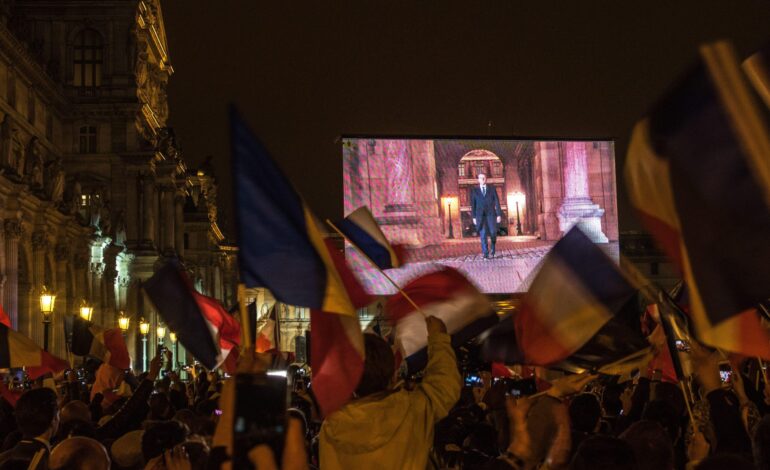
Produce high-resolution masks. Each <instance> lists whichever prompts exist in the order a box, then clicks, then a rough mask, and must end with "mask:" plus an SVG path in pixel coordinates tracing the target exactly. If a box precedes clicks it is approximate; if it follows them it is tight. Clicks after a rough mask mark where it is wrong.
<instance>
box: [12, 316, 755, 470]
mask: <svg viewBox="0 0 770 470" xmlns="http://www.w3.org/2000/svg"><path fill="white" fill-rule="evenodd" d="M426 323H427V330H428V363H427V366H426V367H425V369H424V370H423V371H422V372H421V373H420V374H418V375H417V376H412V377H399V376H398V370H397V368H396V357H395V356H394V353H393V350H392V347H391V345H390V344H389V343H388V342H387V341H386V340H384V339H383V338H381V337H379V336H377V335H373V334H366V335H364V338H365V349H366V359H365V367H364V372H363V377H362V379H361V381H360V383H359V385H358V387H357V389H356V392H355V395H354V397H353V399H352V400H351V401H350V402H349V403H348V404H346V405H345V406H343V407H342V409H340V410H338V411H336V412H334V413H332V414H331V415H330V416H326V417H322V416H321V415H320V413H319V410H318V407H317V406H316V404H315V402H314V400H313V388H312V373H311V372H310V373H309V375H307V376H305V375H303V372H304V371H305V370H306V369H305V368H303V366H301V365H292V366H290V367H289V369H288V371H287V377H289V378H291V377H304V378H309V379H310V380H305V379H303V380H290V382H292V386H291V387H290V391H291V398H290V400H289V405H288V411H287V413H286V416H287V421H288V422H287V423H286V424H287V426H286V427H285V428H284V432H283V434H282V435H283V436H285V437H284V439H285V441H284V442H283V443H282V445H280V446H277V447H276V446H270V445H266V444H260V445H255V446H254V447H253V448H251V449H249V450H248V451H247V453H246V455H245V459H246V462H247V464H246V466H248V465H251V466H252V467H253V468H258V469H277V468H283V469H309V468H321V469H324V470H326V469H425V468H464V469H536V468H549V469H559V468H564V469H567V468H571V469H576V470H582V469H638V470H645V469H654V470H668V469H671V470H673V469H682V468H693V469H704V470H706V469H724V468H730V469H731V470H742V469H770V413H768V412H770V391H768V387H766V386H765V382H764V371H762V370H760V368H761V367H762V364H761V361H758V360H757V359H744V360H742V361H738V360H737V359H736V360H733V361H732V364H733V367H732V369H731V370H730V371H725V370H724V369H725V367H724V358H723V357H722V356H721V355H720V353H719V351H712V350H710V349H708V348H705V347H702V346H699V345H698V344H692V345H691V349H690V353H689V354H690V356H691V357H690V360H691V361H690V362H691V364H692V370H693V373H692V380H691V381H682V382H680V383H678V384H677V383H674V382H671V381H664V380H661V378H660V374H659V372H658V371H657V370H654V369H653V370H651V371H647V370H643V369H642V370H640V371H638V372H635V373H633V374H630V375H628V376H626V377H618V376H607V375H600V374H595V373H591V372H590V371H588V372H585V373H582V374H565V375H563V376H562V377H560V378H556V379H553V380H551V381H550V382H548V383H546V382H545V381H543V380H538V383H537V390H535V389H532V390H526V389H523V388H521V387H519V386H518V385H516V384H521V383H522V380H521V378H519V377H507V378H502V377H493V374H492V373H491V372H490V371H489V365H488V364H483V363H478V364H477V365H474V366H472V370H469V367H471V366H469V365H468V362H467V361H465V360H458V355H457V354H458V353H457V351H456V350H455V349H454V348H453V347H452V345H451V340H450V336H449V335H448V334H447V332H446V326H445V325H444V323H443V322H442V321H441V320H439V319H437V318H435V317H428V318H427V320H426ZM173 363H174V361H173V358H172V357H171V355H170V353H168V352H163V351H161V352H160V353H159V354H158V355H157V356H156V357H154V358H153V359H152V361H151V362H150V365H149V370H148V371H147V372H144V373H139V374H135V373H133V372H131V371H126V373H125V378H124V384H123V385H121V389H122V390H124V391H125V393H120V391H121V390H120V389H118V390H115V391H114V393H113V392H110V393H105V394H102V393H98V394H94V395H93V396H91V395H92V394H91V392H90V390H89V389H90V386H91V382H92V381H93V380H94V379H93V374H92V373H90V372H89V369H88V368H85V369H77V370H69V371H67V372H65V373H64V374H61V375H60V376H57V377H55V379H56V380H55V381H54V382H53V383H54V384H55V386H53V387H52V386H51V385H50V384H51V381H44V380H37V381H35V382H33V383H28V384H24V385H25V386H26V387H27V388H28V390H26V391H24V392H23V393H22V394H21V395H20V396H19V397H18V399H17V400H16V402H15V403H11V402H10V401H8V400H7V399H5V398H4V399H2V400H0V441H1V442H2V453H0V470H6V469H47V468H50V469H108V468H114V469H159V470H160V469H169V470H175V469H207V468H228V467H230V468H237V467H238V466H239V465H233V464H232V461H231V460H230V458H231V457H232V455H229V454H232V452H233V448H234V447H233V446H232V445H230V444H228V443H227V442H226V439H228V437H227V436H231V435H232V433H231V432H226V431H227V430H225V432H222V431H223V429H222V428H227V427H231V426H233V423H234V420H233V417H232V413H234V412H235V411H234V410H235V409H236V406H235V405H234V404H233V402H232V401H231V402H229V403H226V402H225V401H226V398H225V397H226V396H227V394H228V393H227V390H228V387H232V386H233V382H234V381H233V379H232V378H229V377H225V376H224V374H221V373H218V372H207V371H205V370H203V369H202V368H200V367H197V368H194V369H193V370H192V371H190V373H189V374H184V375H189V379H185V380H182V379H180V374H179V371H176V370H174V367H173ZM474 364H475V363H474ZM238 367H239V373H250V374H259V373H263V372H265V371H266V369H267V368H268V367H269V365H268V363H267V362H266V361H265V360H264V357H262V356H258V355H256V354H254V355H248V354H247V355H242V356H241V360H240V362H239V366H238ZM720 369H721V372H722V373H721V374H720ZM469 377H472V378H473V380H468V378H469ZM524 379H527V378H524ZM54 388H55V390H54ZM533 392H534V393H533ZM251 399H252V400H253V399H259V397H251ZM234 400H235V402H237V400H238V397H237V396H235V397H234ZM236 421H237V420H236ZM223 439H224V440H223ZM279 453H280V455H276V454H279Z"/></svg>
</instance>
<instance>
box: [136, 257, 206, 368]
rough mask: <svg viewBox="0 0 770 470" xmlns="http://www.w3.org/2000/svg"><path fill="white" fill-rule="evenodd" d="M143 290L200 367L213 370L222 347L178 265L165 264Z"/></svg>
mask: <svg viewBox="0 0 770 470" xmlns="http://www.w3.org/2000/svg"><path fill="white" fill-rule="evenodd" d="M143 287H144V290H145V292H147V296H148V297H149V298H150V300H151V301H152V303H153V304H154V305H155V308H156V309H157V310H158V313H159V314H160V316H161V317H163V320H164V321H165V322H166V324H167V325H168V327H169V328H170V329H171V330H172V331H175V332H176V334H177V338H179V342H180V343H182V345H183V346H184V347H185V349H187V350H188V351H190V354H192V355H193V356H194V357H195V358H196V359H197V360H198V361H200V362H201V364H203V365H204V366H206V367H207V368H209V369H213V368H214V367H215V366H216V364H217V357H218V356H219V348H218V347H217V345H216V344H214V339H213V338H212V336H211V331H210V330H209V326H208V322H206V320H205V319H204V318H203V314H202V313H201V310H200V307H199V306H198V303H197V302H196V301H195V297H193V295H192V292H190V288H191V287H190V286H188V285H187V283H186V282H185V279H184V278H182V276H181V273H180V272H179V266H178V265H177V264H176V262H174V261H171V262H168V263H166V264H165V265H164V266H163V267H161V268H160V269H159V270H158V271H157V272H156V273H155V274H154V275H153V276H152V277H151V278H150V279H148V280H147V281H145V282H144V285H143Z"/></svg>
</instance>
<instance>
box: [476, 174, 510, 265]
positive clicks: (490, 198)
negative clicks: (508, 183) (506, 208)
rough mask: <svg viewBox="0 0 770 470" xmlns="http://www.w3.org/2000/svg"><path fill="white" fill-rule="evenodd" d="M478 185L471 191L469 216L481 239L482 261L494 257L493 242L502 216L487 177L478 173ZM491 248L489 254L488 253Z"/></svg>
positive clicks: (493, 189) (495, 194) (498, 202)
mask: <svg viewBox="0 0 770 470" xmlns="http://www.w3.org/2000/svg"><path fill="white" fill-rule="evenodd" d="M478 180H479V185H478V187H474V188H473V189H472V190H471V215H472V216H473V225H475V226H476V231H477V232H478V234H479V237H480V238H481V253H482V254H483V255H484V259H489V258H490V256H491V257H492V258H494V257H495V242H496V241H497V224H499V223H500V220H501V217H502V215H503V212H502V210H501V209H500V199H499V198H498V197H497V191H495V188H493V187H491V186H487V175H485V174H484V173H479V176H478ZM487 237H489V241H491V242H492V246H491V247H489V246H488V244H487ZM490 248H491V252H490Z"/></svg>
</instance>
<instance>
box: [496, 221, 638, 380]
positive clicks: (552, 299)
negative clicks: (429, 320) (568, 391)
mask: <svg viewBox="0 0 770 470" xmlns="http://www.w3.org/2000/svg"><path fill="white" fill-rule="evenodd" d="M635 294H636V289H635V288H634V287H633V286H632V285H631V284H630V283H629V282H628V281H627V280H626V278H625V277H624V276H623V275H622V274H621V272H620V271H619V270H618V268H617V267H616V266H615V264H614V262H613V261H612V260H611V259H610V258H609V257H608V256H607V255H605V254H604V252H602V251H601V249H599V248H598V247H597V246H596V245H595V244H594V243H593V242H592V241H591V240H590V239H589V238H588V237H587V236H586V235H585V234H584V233H583V232H582V231H581V230H580V229H579V228H578V227H573V228H572V229H571V230H570V231H569V232H567V234H566V235H564V237H563V238H562V239H561V240H559V242H558V243H556V245H555V246H554V247H553V249H552V250H551V251H550V252H549V253H548V255H547V256H546V258H545V260H544V261H543V263H542V266H541V268H540V271H538V273H537V275H536V276H535V278H534V280H533V281H532V285H531V286H530V289H529V291H528V292H527V294H526V295H525V296H524V298H523V299H522V305H521V308H520V310H519V311H518V312H516V313H514V314H513V315H511V317H510V318H507V319H504V320H503V321H502V322H501V323H500V324H499V325H498V326H497V327H495V328H493V329H492V330H491V331H489V332H487V334H486V336H485V340H484V345H483V346H484V348H483V350H484V355H485V357H486V359H488V360H497V361H502V362H504V363H506V364H527V365H539V366H555V367H560V368H564V369H566V370H573V369H575V368H596V367H601V366H606V365H608V364H611V363H613V364H614V363H615V362H616V361H619V360H622V359H624V358H627V357H630V356H634V354H636V353H640V356H641V355H642V354H641V353H643V352H646V348H647V347H648V346H649V344H648V343H647V341H646V339H645V338H644V336H643V335H642V334H641V331H636V330H634V329H632V328H631V327H630V326H628V325H627V324H625V323H624V322H623V321H621V320H620V319H619V318H618V317H617V316H616V314H617V313H618V312H620V311H621V310H623V309H624V307H625V306H626V305H627V304H628V303H629V302H634V301H635ZM567 366H569V367H567Z"/></svg>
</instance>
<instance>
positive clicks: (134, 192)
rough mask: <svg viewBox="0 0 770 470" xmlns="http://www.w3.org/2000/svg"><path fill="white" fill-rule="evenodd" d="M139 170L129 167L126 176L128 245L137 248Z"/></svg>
mask: <svg viewBox="0 0 770 470" xmlns="http://www.w3.org/2000/svg"><path fill="white" fill-rule="evenodd" d="M139 178H140V176H139V172H138V171H136V170H132V169H129V170H128V175H127V176H126V209H125V221H126V246H128V247H129V248H135V247H136V246H137V245H138V244H139V235H140V234H139V212H140V207H141V205H140V204H139V202H140V201H139V189H140V186H141V180H140V179H139Z"/></svg>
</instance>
